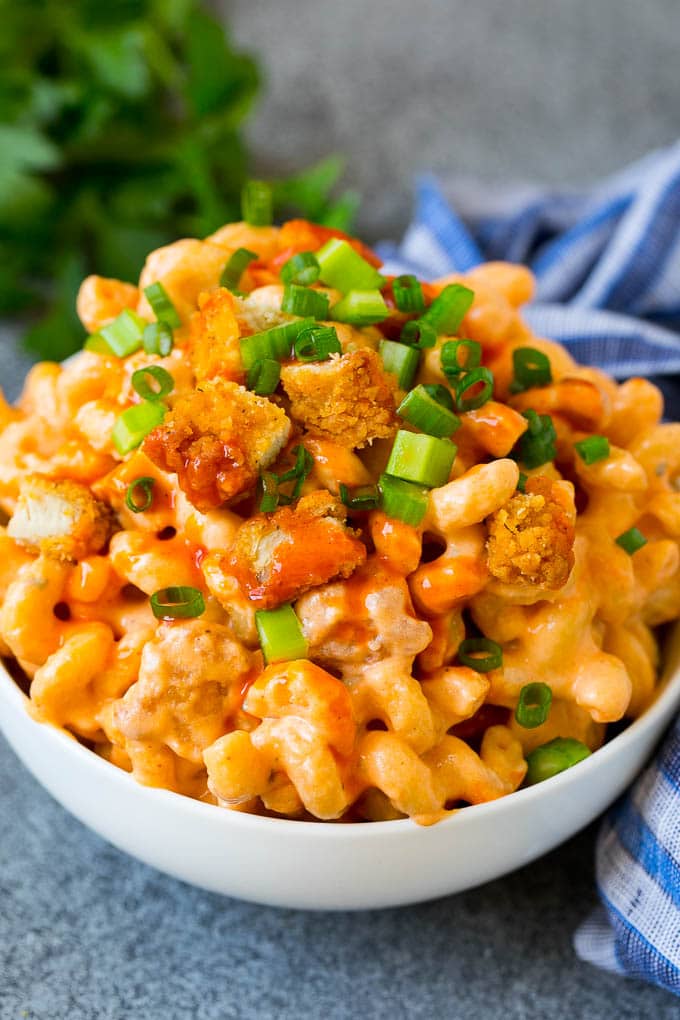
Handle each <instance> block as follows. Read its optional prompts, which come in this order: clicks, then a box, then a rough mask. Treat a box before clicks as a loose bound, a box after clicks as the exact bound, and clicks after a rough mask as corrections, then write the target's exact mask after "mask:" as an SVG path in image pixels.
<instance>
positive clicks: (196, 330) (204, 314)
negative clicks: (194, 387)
mask: <svg viewBox="0 0 680 1020" xmlns="http://www.w3.org/2000/svg"><path fill="white" fill-rule="evenodd" d="M198 308H199V310H198V312H196V314H195V315H193V316H192V317H191V325H190V334H189V336H190V344H191V362H192V364H193V366H194V372H195V373H196V378H197V380H198V381H199V382H201V381H203V380H204V379H213V378H215V376H221V377H222V378H224V379H231V380H233V381H236V382H240V381H241V380H242V379H243V376H244V371H243V362H242V361H241V347H240V344H239V337H240V332H241V331H240V329H239V325H238V322H237V320H236V303H235V300H234V296H233V294H231V293H230V292H229V291H228V290H227V289H226V288H225V287H219V288H218V289H217V290H213V291H205V292H204V293H202V294H200V295H199V298H198Z"/></svg>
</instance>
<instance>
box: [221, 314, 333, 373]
mask: <svg viewBox="0 0 680 1020" xmlns="http://www.w3.org/2000/svg"><path fill="white" fill-rule="evenodd" d="M313 325H314V319H296V320H295V321H294V322H287V323H286V324H285V325H283V326H273V327H272V328H271V329H265V330H263V331H262V333H253V335H252V336H244V337H242V339H241V340H240V341H239V343H240V347H241V359H242V361H243V367H244V368H245V369H246V371H247V370H249V369H251V368H252V367H253V365H254V364H255V362H256V361H260V360H263V359H265V360H266V359H268V358H271V359H272V361H283V360H284V359H285V358H289V357H290V355H291V350H292V347H293V343H294V342H295V338H296V337H297V336H298V334H299V333H301V332H302V330H303V329H306V328H307V327H308V326H313Z"/></svg>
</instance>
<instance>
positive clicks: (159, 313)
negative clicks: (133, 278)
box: [144, 282, 182, 329]
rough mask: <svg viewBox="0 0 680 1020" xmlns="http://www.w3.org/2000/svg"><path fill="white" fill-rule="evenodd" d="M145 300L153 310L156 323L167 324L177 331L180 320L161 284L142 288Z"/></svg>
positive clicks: (180, 323)
mask: <svg viewBox="0 0 680 1020" xmlns="http://www.w3.org/2000/svg"><path fill="white" fill-rule="evenodd" d="M144 294H145V296H146V300H147V301H148V302H149V304H150V305H151V307H152V308H153V313H154V315H155V316H156V319H157V320H158V322H167V324H168V326H169V327H170V329H179V327H180V326H181V325H182V320H181V319H180V317H179V315H178V314H177V309H176V308H175V306H174V305H173V303H172V301H171V300H170V297H169V296H168V292H167V290H166V289H165V287H164V286H163V284H162V283H159V282H158V283H151V284H149V286H148V287H145V288H144Z"/></svg>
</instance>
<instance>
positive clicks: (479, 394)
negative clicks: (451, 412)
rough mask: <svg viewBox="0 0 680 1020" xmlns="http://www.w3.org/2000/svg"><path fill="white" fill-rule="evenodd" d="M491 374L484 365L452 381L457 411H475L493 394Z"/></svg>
mask: <svg viewBox="0 0 680 1020" xmlns="http://www.w3.org/2000/svg"><path fill="white" fill-rule="evenodd" d="M493 382H494V380H493V374H492V372H491V370H490V369H488V368H485V367H484V365H479V366H478V367H477V368H473V369H471V371H469V372H466V373H465V375H462V376H458V377H457V378H456V380H455V382H454V384H453V385H454V388H455V391H456V410H457V411H463V412H465V411H476V410H477V408H478V407H482V406H483V405H484V404H486V402H487V401H488V400H491V397H492V396H493Z"/></svg>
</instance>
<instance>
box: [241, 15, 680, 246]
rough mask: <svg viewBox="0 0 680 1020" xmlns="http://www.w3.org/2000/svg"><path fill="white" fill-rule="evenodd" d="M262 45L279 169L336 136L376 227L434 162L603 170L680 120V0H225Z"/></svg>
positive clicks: (386, 224)
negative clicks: (679, 58)
mask: <svg viewBox="0 0 680 1020" xmlns="http://www.w3.org/2000/svg"><path fill="white" fill-rule="evenodd" d="M221 6H222V8H223V9H224V10H227V11H229V13H230V18H231V23H232V26H233V29H234V35H235V37H236V39H237V40H238V41H239V42H240V43H242V44H243V45H244V46H246V47H248V48H250V49H252V50H254V51H255V50H257V51H259V52H260V53H261V54H262V57H263V60H264V63H265V67H266V68H267V73H268V95H267V97H266V99H265V101H264V102H263V103H262V105H261V107H260V110H259V114H258V116H257V118H256V120H255V123H254V125H253V130H252V132H251V135H252V139H253V142H254V143H255V146H256V150H257V152H258V154H259V159H260V165H261V166H263V167H264V168H265V169H271V170H273V171H274V170H277V169H278V170H288V169H290V168H292V167H296V166H300V165H301V164H304V162H305V161H307V160H309V159H311V158H313V157H321V156H323V155H326V154H327V153H328V152H330V151H338V152H344V153H346V154H347V156H348V171H347V180H348V182H349V183H350V184H352V185H354V186H357V187H358V188H360V189H361V191H362V192H363V193H364V196H365V202H364V207H363V211H362V216H361V221H360V222H361V226H362V229H363V230H364V231H365V232H367V234H368V235H370V236H371V237H373V238H375V237H378V236H383V235H384V234H385V233H394V232H395V231H397V230H398V229H400V228H401V227H403V225H404V224H405V222H406V220H407V218H408V214H409V209H410V202H411V179H412V177H413V175H414V173H416V172H418V171H419V170H434V171H436V172H438V173H440V174H442V175H444V176H446V177H450V176H457V175H461V174H462V175H466V176H468V175H471V176H473V177H478V178H481V179H485V180H489V181H507V180H508V179H510V178H517V179H527V178H529V179H534V180H535V179H540V180H545V181H549V182H551V183H554V184H560V183H564V182H566V181H570V182H577V181H579V180H584V181H587V180H591V179H592V178H594V177H596V176H599V175H601V174H605V173H608V172H610V171H611V170H615V169H617V168H618V167H620V166H622V165H623V164H625V163H626V162H628V161H630V160H633V159H636V158H637V157H638V156H640V155H642V154H643V153H645V152H646V151H647V150H649V149H650V148H654V147H656V146H660V145H666V144H668V143H669V142H671V141H673V140H674V139H675V138H677V137H678V135H680V76H678V74H677V47H678V39H679V38H680V4H679V3H678V0H646V2H645V3H639V2H638V0H483V2H482V3H473V2H471V0H415V2H413V0H222V2H221Z"/></svg>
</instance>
